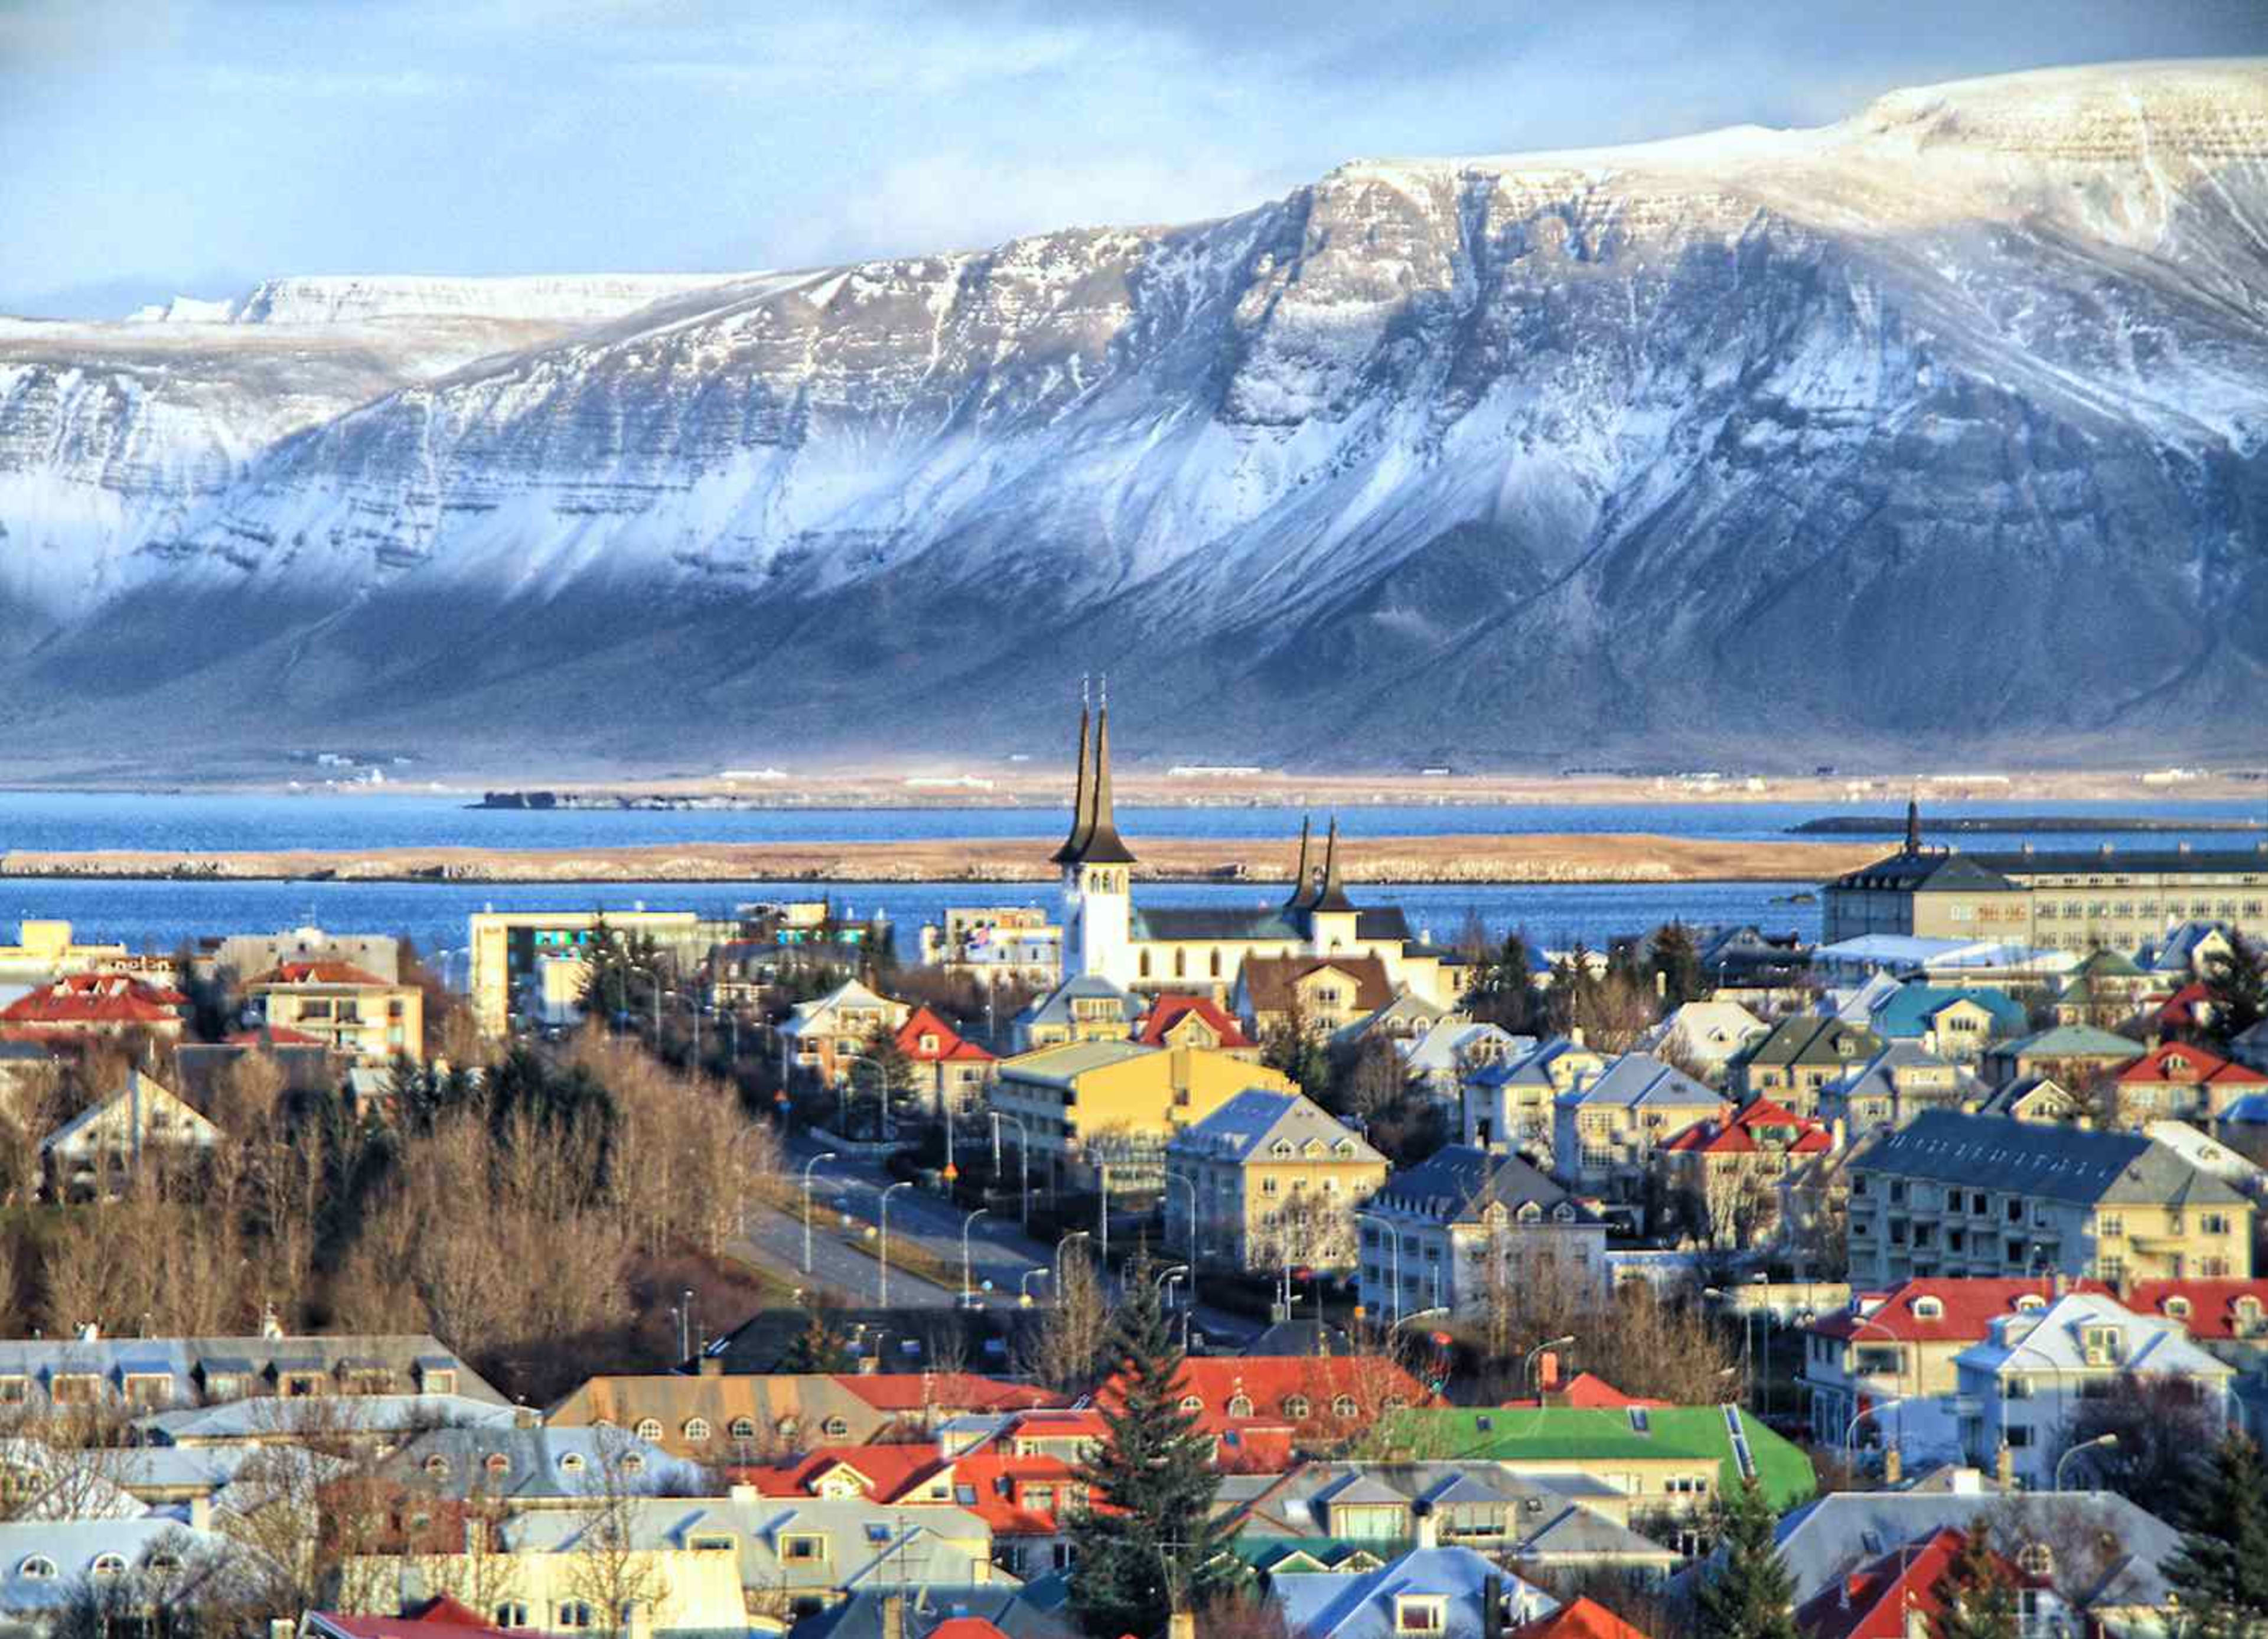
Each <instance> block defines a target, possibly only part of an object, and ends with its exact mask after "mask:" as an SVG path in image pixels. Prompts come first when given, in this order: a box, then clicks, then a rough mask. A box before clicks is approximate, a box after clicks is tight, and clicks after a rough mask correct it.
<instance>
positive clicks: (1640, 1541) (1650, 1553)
mask: <svg viewBox="0 0 2268 1639" xmlns="http://www.w3.org/2000/svg"><path fill="white" fill-rule="evenodd" d="M1238 1478H1239V1479H1240V1481H1241V1483H1239V1484H1237V1485H1235V1486H1233V1487H1232V1486H1231V1485H1230V1484H1229V1483H1228V1482H1227V1481H1224V1482H1223V1485H1222V1488H1221V1494H1220V1498H1219V1503H1218V1504H1217V1508H1218V1511H1219V1513H1220V1515H1221V1516H1222V1517H1223V1518H1226V1519H1227V1520H1229V1521H1230V1523H1231V1525H1232V1526H1233V1529H1234V1532H1235V1533H1236V1534H1237V1535H1238V1536H1240V1537H1250V1538H1260V1539H1278V1538H1281V1539H1286V1540H1314V1539H1316V1538H1320V1537H1330V1536H1337V1535H1340V1534H1342V1533H1341V1532H1339V1531H1338V1530H1337V1528H1336V1525H1335V1523H1334V1521H1333V1519H1332V1518H1331V1511H1330V1510H1332V1509H1333V1508H1334V1507H1344V1506H1347V1505H1350V1504H1355V1503H1372V1504H1376V1503H1405V1504H1408V1503H1419V1502H1423V1503H1425V1504H1426V1505H1427V1506H1428V1507H1429V1508H1432V1509H1434V1510H1439V1509H1440V1508H1443V1507H1446V1506H1448V1505H1451V1504H1454V1503H1503V1504H1504V1505H1505V1508H1506V1530H1505V1535H1506V1537H1507V1538H1510V1539H1513V1540H1517V1541H1518V1543H1519V1544H1520V1547H1521V1552H1522V1554H1528V1553H1530V1552H1535V1553H1542V1554H1552V1555H1556V1556H1558V1557H1563V1558H1568V1557H1588V1558H1610V1559H1616V1560H1629V1559H1632V1558H1639V1557H1644V1558H1648V1559H1656V1560H1661V1561H1663V1562H1675V1559H1676V1557H1677V1556H1676V1555H1675V1554H1674V1553H1672V1552H1670V1551H1669V1550H1668V1549H1665V1548H1661V1547H1659V1546H1657V1545H1656V1544H1654V1543H1653V1542H1651V1541H1649V1540H1646V1538H1645V1537H1643V1536H1641V1535H1639V1534H1638V1532H1634V1531H1631V1529H1630V1528H1629V1527H1627V1526H1625V1525H1621V1524H1619V1523H1617V1522H1616V1520H1614V1519H1612V1518H1609V1517H1608V1516H1607V1515H1605V1514H1602V1513H1599V1512H1597V1511H1596V1510H1594V1509H1591V1508H1588V1507H1585V1506H1582V1505H1581V1504H1582V1502H1583V1500H1584V1499H1585V1498H1586V1497H1589V1496H1598V1497H1599V1498H1600V1499H1601V1500H1602V1501H1605V1502H1607V1503H1612V1504H1616V1505H1621V1506H1626V1505H1627V1503H1628V1498H1627V1497H1626V1496H1624V1494H1623V1493H1621V1492H1619V1491H1616V1490H1615V1489H1614V1488H1612V1487H1610V1486H1607V1485H1604V1484H1602V1483H1601V1482H1598V1481H1594V1480H1593V1479H1592V1478H1591V1477H1590V1476H1588V1475H1583V1474H1567V1475H1559V1474H1549V1475H1547V1474H1523V1473H1521V1472H1520V1471H1518V1470H1516V1469H1513V1468H1510V1467H1506V1466H1502V1465H1499V1464H1494V1463H1466V1462H1456V1461H1426V1462H1316V1463H1307V1464H1303V1465H1302V1466H1300V1467H1298V1468H1295V1469H1293V1470H1292V1472H1291V1473H1290V1474H1280V1475H1278V1474H1260V1475H1253V1476H1249V1477H1244V1476H1239V1477H1238Z"/></svg>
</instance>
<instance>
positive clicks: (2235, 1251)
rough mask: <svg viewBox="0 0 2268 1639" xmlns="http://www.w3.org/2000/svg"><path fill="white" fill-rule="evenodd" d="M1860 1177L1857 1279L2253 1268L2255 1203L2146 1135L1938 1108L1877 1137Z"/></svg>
mask: <svg viewBox="0 0 2268 1639" xmlns="http://www.w3.org/2000/svg"><path fill="white" fill-rule="evenodd" d="M1849 1172H1850V1176H1851V1197H1850V1260H1851V1281H1852V1285H1853V1286H1859V1287H1888V1286H1893V1285H1896V1284H1898V1283H1901V1282H1903V1281H1905V1280H1908V1279H1912V1278H1924V1279H1926V1278H1928V1277H1930V1276H1933V1275H2028V1274H2039V1273H2042V1272H2045V1273H2049V1274H2052V1273H2054V1272H2056V1271H2058V1270H2060V1271H2061V1272H2063V1273H2065V1274H2066V1275H2086V1276H2092V1277H2095V1278H2097V1279H2101V1280H2104V1281H2110V1282H2114V1283H2115V1282H2117V1281H2119V1280H2123V1279H2128V1278H2132V1279H2137V1280H2148V1279H2183V1278H2192V1279H2226V1278H2230V1277H2235V1278H2240V1279H2241V1278H2248V1277H2250V1275H2251V1273H2252V1219H2253V1207H2252V1203H2251V1202H2250V1201H2248V1200H2246V1199H2245V1197H2244V1196H2243V1195H2242V1194H2239V1193H2238V1192H2237V1191H2235V1189H2232V1188H2230V1187H2229V1186H2228V1185H2227V1184H2226V1183H2223V1182H2222V1181H2221V1180H2219V1179H2217V1178H2214V1177H2213V1176H2211V1175H2210V1174H2207V1173H2205V1172H2200V1171H2198V1168H2196V1167H2195V1166H2193V1165H2191V1164H2190V1163H2189V1162H2187V1161H2185V1160H2183V1158H2181V1157H2180V1156H2178V1155H2176V1153H2175V1152H2174V1151H2173V1150H2169V1149H2168V1148H2167V1147H2166V1146H2165V1145H2164V1144H2161V1143H2156V1142H2154V1141H2153V1140H2151V1139H2149V1138H2147V1137H2142V1136H2137V1135H2134V1134H2129V1133H2110V1132H2094V1131H2090V1130H2088V1129H2087V1128H2083V1127H2079V1126H2075V1125H2074V1126H2059V1125H2044V1124H2038V1123H2034V1122H2029V1121H2007V1120H2004V1119H2002V1118H2000V1117H1998V1116H1992V1115H1970V1114H1964V1113H1959V1112H1955V1111H1950V1110H1927V1111H1924V1112H1923V1113H1921V1114H1919V1115H1918V1116H1916V1117H1915V1118H1914V1119H1913V1121H1911V1123H1909V1124H1908V1125H1907V1126H1905V1127H1904V1128H1899V1129H1897V1130H1896V1131H1891V1132H1881V1133H1877V1134H1876V1135H1875V1136H1874V1137H1873V1138H1871V1139H1869V1140H1868V1141H1867V1144H1866V1145H1865V1147H1864V1148H1863V1149H1861V1150H1859V1151H1858V1152H1857V1153H1856V1154H1854V1155H1853V1156H1852V1159H1851V1165H1850V1167H1849Z"/></svg>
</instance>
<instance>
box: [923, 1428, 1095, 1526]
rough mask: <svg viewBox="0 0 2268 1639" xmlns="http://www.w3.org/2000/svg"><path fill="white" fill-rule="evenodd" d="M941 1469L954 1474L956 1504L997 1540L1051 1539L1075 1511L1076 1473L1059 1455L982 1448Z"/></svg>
mask: <svg viewBox="0 0 2268 1639" xmlns="http://www.w3.org/2000/svg"><path fill="white" fill-rule="evenodd" d="M945 1466H946V1467H949V1468H950V1469H952V1470H953V1488H954V1489H953V1501H954V1505H955V1506H956V1507H960V1508H964V1509H966V1510H968V1511H969V1512H970V1513H972V1514H974V1515H976V1517H977V1518H980V1519H982V1520H983V1522H984V1523H985V1524H986V1525H990V1526H991V1527H992V1533H993V1534H994V1535H995V1536H1010V1537H1051V1536H1054V1535H1055V1534H1056V1533H1057V1532H1059V1531H1061V1530H1062V1529H1063V1527H1064V1522H1065V1521H1066V1520H1068V1519H1069V1518H1070V1517H1071V1514H1072V1513H1073V1512H1074V1511H1075V1507H1074V1502H1073V1499H1072V1496H1071V1486H1072V1485H1073V1484H1074V1483H1076V1482H1077V1481H1078V1480H1079V1473H1078V1470H1077V1469H1075V1468H1074V1467H1073V1466H1071V1464H1069V1463H1067V1462H1065V1461H1064V1459H1062V1458H1060V1457H1018V1456H1014V1455H1012V1454H1011V1453H1009V1452H996V1451H990V1450H983V1451H975V1452H966V1453H964V1454H963V1455H961V1456H959V1457H956V1458H954V1459H952V1460H951V1461H950V1462H948V1463H946V1465H945ZM1035 1486H1038V1487H1042V1488H1045V1492H1046V1496H1047V1503H1048V1505H1047V1506H1046V1507H1045V1508H1036V1507H1035V1506H1033V1503H1034V1502H1035V1498H1034V1496H1032V1488H1033V1487H1035ZM893 1500H895V1499H893Z"/></svg>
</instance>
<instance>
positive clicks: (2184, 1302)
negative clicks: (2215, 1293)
mask: <svg viewBox="0 0 2268 1639" xmlns="http://www.w3.org/2000/svg"><path fill="white" fill-rule="evenodd" d="M2166 1312H2167V1313H2168V1314H2169V1315H2171V1316H2172V1317H2173V1318H2174V1319H2176V1320H2186V1319H2189V1318H2190V1300H2189V1299H2188V1298H2186V1297H2169V1298H2167V1299H2166Z"/></svg>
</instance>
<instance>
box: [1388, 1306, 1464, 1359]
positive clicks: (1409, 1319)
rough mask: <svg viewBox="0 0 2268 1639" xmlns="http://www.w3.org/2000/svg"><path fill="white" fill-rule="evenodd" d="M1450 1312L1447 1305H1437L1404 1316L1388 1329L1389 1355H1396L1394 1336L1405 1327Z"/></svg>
mask: <svg viewBox="0 0 2268 1639" xmlns="http://www.w3.org/2000/svg"><path fill="white" fill-rule="evenodd" d="M1448 1312H1449V1311H1448V1309H1447V1306H1446V1305H1440V1304H1436V1305H1433V1307H1432V1308H1431V1309H1413V1310H1411V1311H1410V1312H1409V1313H1408V1314H1406V1315H1403V1317H1402V1318H1401V1319H1399V1320H1396V1321H1395V1323H1394V1324H1393V1325H1392V1326H1389V1327H1387V1328H1386V1352H1387V1354H1388V1356H1392V1354H1393V1353H1394V1334H1395V1333H1396V1332H1399V1331H1400V1330H1401V1329H1402V1328H1403V1327H1405V1326H1410V1325H1412V1324H1414V1323H1416V1322H1417V1321H1419V1320H1425V1319H1431V1318H1432V1317H1433V1316H1434V1315H1437V1314H1447V1313H1448Z"/></svg>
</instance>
